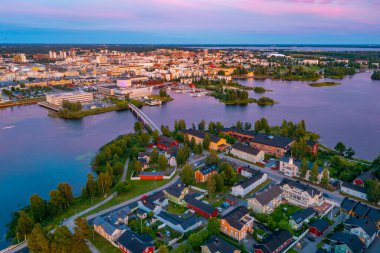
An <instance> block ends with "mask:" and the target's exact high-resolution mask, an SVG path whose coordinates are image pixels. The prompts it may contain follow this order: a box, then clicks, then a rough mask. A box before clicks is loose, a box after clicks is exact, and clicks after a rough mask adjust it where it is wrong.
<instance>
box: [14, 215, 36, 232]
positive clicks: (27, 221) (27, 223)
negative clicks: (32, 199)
mask: <svg viewBox="0 0 380 253" xmlns="http://www.w3.org/2000/svg"><path fill="white" fill-rule="evenodd" d="M33 227H34V222H33V220H32V219H31V218H30V217H29V216H28V215H27V214H26V212H25V211H20V212H19V218H18V219H17V225H16V232H17V235H18V236H19V237H20V239H26V238H27V237H28V236H29V235H30V233H32V230H33Z"/></svg>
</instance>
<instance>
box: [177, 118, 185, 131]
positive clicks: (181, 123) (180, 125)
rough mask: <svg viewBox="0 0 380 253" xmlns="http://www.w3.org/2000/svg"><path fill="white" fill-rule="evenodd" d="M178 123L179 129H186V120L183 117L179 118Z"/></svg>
mask: <svg viewBox="0 0 380 253" xmlns="http://www.w3.org/2000/svg"><path fill="white" fill-rule="evenodd" d="M178 125H179V130H185V129H186V122H185V120H184V119H181V120H179V122H178Z"/></svg>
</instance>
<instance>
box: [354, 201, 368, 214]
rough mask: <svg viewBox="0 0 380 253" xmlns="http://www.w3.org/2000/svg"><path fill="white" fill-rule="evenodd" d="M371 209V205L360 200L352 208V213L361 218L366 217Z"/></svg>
mask: <svg viewBox="0 0 380 253" xmlns="http://www.w3.org/2000/svg"><path fill="white" fill-rule="evenodd" d="M370 209H371V207H369V206H368V205H366V204H363V203H361V202H359V203H358V204H357V205H356V206H355V207H354V209H353V210H352V213H351V215H352V216H355V217H359V218H366V217H367V213H368V212H369V210H370Z"/></svg>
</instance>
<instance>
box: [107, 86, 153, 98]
mask: <svg viewBox="0 0 380 253" xmlns="http://www.w3.org/2000/svg"><path fill="white" fill-rule="evenodd" d="M114 92H115V95H120V96H125V97H127V98H140V97H147V96H150V95H152V92H153V87H149V86H132V87H127V88H120V87H119V88H118V89H115V91H114Z"/></svg>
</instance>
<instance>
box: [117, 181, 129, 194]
mask: <svg viewBox="0 0 380 253" xmlns="http://www.w3.org/2000/svg"><path fill="white" fill-rule="evenodd" d="M130 189H131V186H130V185H129V184H128V182H127V181H123V182H120V183H118V184H117V185H116V191H117V193H118V194H125V193H127V192H129V191H130Z"/></svg>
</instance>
